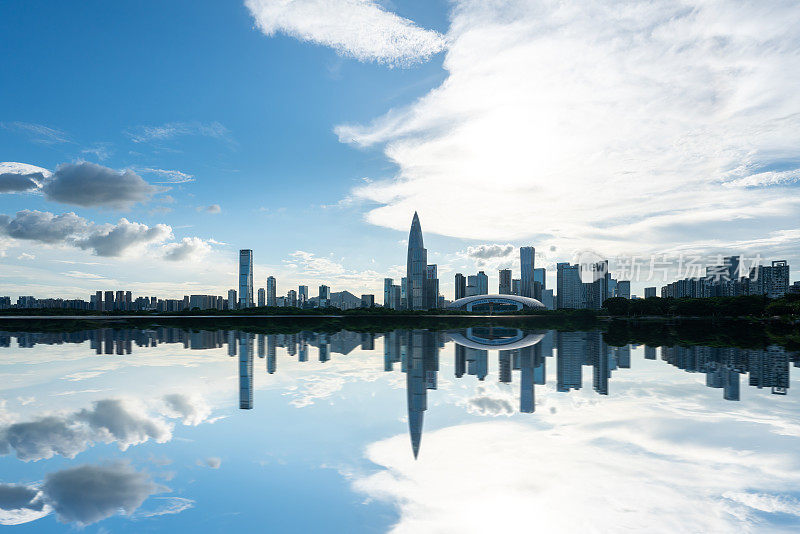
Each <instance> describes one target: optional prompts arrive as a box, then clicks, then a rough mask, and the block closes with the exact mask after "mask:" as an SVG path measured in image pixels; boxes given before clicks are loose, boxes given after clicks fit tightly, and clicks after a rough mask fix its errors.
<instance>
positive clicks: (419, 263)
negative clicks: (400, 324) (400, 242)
mask: <svg viewBox="0 0 800 534" xmlns="http://www.w3.org/2000/svg"><path fill="white" fill-rule="evenodd" d="M427 268H428V251H427V250H425V246H424V245H423V242H422V226H421V225H420V223H419V215H417V212H416V211H415V212H414V218H413V219H412V220H411V231H410V232H409V233H408V256H407V260H406V278H408V294H407V299H408V309H410V310H424V309H427V308H428V307H429V306H428V305H427V304H428V303H427V302H426V300H427V299H426V298H425V297H426V291H425V288H426V284H425V281H426V274H427Z"/></svg>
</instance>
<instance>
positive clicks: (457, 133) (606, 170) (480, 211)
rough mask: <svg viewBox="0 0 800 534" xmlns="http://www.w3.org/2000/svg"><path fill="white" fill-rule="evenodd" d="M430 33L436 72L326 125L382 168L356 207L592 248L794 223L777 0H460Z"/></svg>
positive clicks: (376, 219) (745, 234)
mask: <svg viewBox="0 0 800 534" xmlns="http://www.w3.org/2000/svg"><path fill="white" fill-rule="evenodd" d="M447 38H448V43H449V44H448V50H447V56H446V59H445V63H444V66H445V68H446V69H447V71H448V72H449V76H448V78H447V79H446V80H445V81H444V82H443V83H442V84H441V85H440V86H439V87H437V88H435V89H433V90H431V91H430V92H429V93H428V94H427V95H425V96H424V97H422V98H420V99H419V100H418V101H416V102H414V103H413V104H411V105H410V106H408V107H405V108H402V109H395V110H392V111H390V112H388V113H387V114H385V115H384V116H382V117H379V118H378V119H376V120H375V121H374V122H372V123H371V124H368V125H360V126H359V125H341V126H339V127H338V128H337V129H336V132H337V133H338V135H339V137H340V139H341V140H342V141H343V142H348V143H353V144H355V145H358V146H374V145H381V146H383V148H384V151H385V154H386V156H387V157H388V158H389V159H390V160H391V161H392V162H393V163H395V164H396V165H397V166H398V167H399V172H398V174H397V176H396V177H395V178H394V179H391V180H384V181H376V182H373V183H369V184H362V185H360V186H358V187H357V188H355V190H354V191H353V193H352V194H353V195H354V196H356V197H358V198H360V199H362V200H366V201H369V202H377V203H379V204H382V206H381V207H378V208H376V209H373V210H372V211H370V212H369V213H368V214H367V219H368V221H369V222H371V223H373V224H376V225H380V226H387V227H391V228H395V229H398V230H407V228H408V225H409V221H410V217H411V214H412V213H413V212H414V211H415V210H418V211H419V212H420V216H421V219H422V223H423V230H425V231H428V232H435V233H439V234H443V235H448V236H454V237H459V238H471V239H485V240H497V239H523V238H526V239H534V238H535V239H536V242H537V244H539V245H541V246H543V247H545V246H547V245H551V244H558V245H559V248H561V249H562V250H568V251H569V250H575V249H584V248H587V247H590V248H591V245H594V248H598V249H601V250H600V251H601V252H602V253H604V254H617V253H621V252H649V251H652V250H661V249H664V248H666V247H669V246H671V245H672V244H674V243H675V242H687V243H693V244H696V245H698V246H701V247H702V246H703V245H704V244H705V243H707V242H708V241H709V240H712V239H719V238H721V240H722V241H723V243H722V244H723V245H724V244H725V243H724V242H725V241H726V240H730V239H731V238H733V237H734V236H735V237H736V238H737V239H755V238H757V237H759V236H763V235H764V234H765V233H766V230H765V229H767V228H768V229H770V230H775V231H778V230H791V229H795V228H797V227H798V219H797V214H798V212H799V211H800V195H798V194H797V189H796V187H794V186H793V185H792V184H796V176H797V174H796V173H797V172H798V169H799V168H800V163H798V160H797V146H798V144H800V113H798V110H800V93H798V92H797V91H795V90H794V89H793V88H795V87H797V86H798V85H799V84H800V70H798V69H797V68H795V66H796V64H797V58H798V56H797V43H798V42H800V11H798V10H797V9H796V5H794V3H792V2H781V3H769V4H763V3H752V2H743V1H736V2H730V1H724V2H723V1H718V0H716V1H709V2H702V3H692V4H681V3H674V2H671V1H667V0H660V1H656V2H652V1H649V0H648V1H644V0H640V1H634V2H626V3H623V4H620V3H619V2H613V1H611V0H600V1H595V2H590V3H588V4H587V3H586V2H578V1H568V2H563V1H556V0H546V1H543V2H533V1H522V0H520V1H505V2H483V1H478V0H460V1H458V2H456V3H455V5H454V8H453V13H452V23H451V28H450V31H449V33H448V35H447ZM775 168H781V169H782V170H781V171H775V172H776V173H777V174H776V173H773V172H772V171H769V169H775ZM732 173H733V174H732ZM765 173H766V174H765ZM737 177H738V178H737ZM748 177H749V178H748ZM737 179H743V180H744V181H743V182H741V181H740V182H738V183H737V182H736V180H737ZM732 180H733V185H748V186H753V187H749V188H747V189H745V188H742V187H726V186H725V184H726V183H727V182H731V181H732ZM729 185H731V184H729ZM794 257H797V252H795V256H794Z"/></svg>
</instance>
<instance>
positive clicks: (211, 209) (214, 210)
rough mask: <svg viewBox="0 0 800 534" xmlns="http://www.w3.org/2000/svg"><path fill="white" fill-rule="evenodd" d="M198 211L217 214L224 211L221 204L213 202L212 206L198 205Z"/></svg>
mask: <svg viewBox="0 0 800 534" xmlns="http://www.w3.org/2000/svg"><path fill="white" fill-rule="evenodd" d="M197 211H199V212H203V213H211V214H217V213H221V212H222V208H221V207H220V206H219V204H211V205H210V206H198V207H197Z"/></svg>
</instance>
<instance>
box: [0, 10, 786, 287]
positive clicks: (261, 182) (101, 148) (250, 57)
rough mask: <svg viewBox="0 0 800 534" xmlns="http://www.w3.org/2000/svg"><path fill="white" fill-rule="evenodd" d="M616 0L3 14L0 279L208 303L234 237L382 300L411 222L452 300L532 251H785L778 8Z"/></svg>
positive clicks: (282, 270) (281, 263)
mask: <svg viewBox="0 0 800 534" xmlns="http://www.w3.org/2000/svg"><path fill="white" fill-rule="evenodd" d="M610 5H611V4H607V3H605V2H596V3H594V4H592V5H591V6H590V7H588V8H580V7H577V4H572V3H567V4H563V5H562V4H560V3H557V2H524V1H517V2H506V3H498V4H491V5H486V4H483V3H481V2H475V1H467V0H463V1H458V2H444V1H442V2H438V1H431V2H411V1H409V2H402V1H394V2H389V1H387V2H372V1H369V0H342V1H340V2H338V3H336V2H333V3H330V2H328V3H325V2H318V1H315V0H306V1H296V2H277V1H267V0H249V1H248V2H244V3H236V2H234V3H215V2H170V3H168V4H164V3H161V2H151V3H148V2H135V3H134V2H115V3H113V4H109V3H104V2H81V3H79V4H73V3H63V2H6V3H4V4H3V5H2V6H0V34H1V35H2V37H1V38H0V39H2V40H3V42H4V45H5V46H4V48H5V49H7V50H12V51H13V52H12V53H7V54H4V55H3V57H2V59H0V62H1V63H0V67H2V68H0V162H6V163H5V164H2V165H3V166H0V175H2V176H7V175H14V176H17V175H25V174H31V173H36V172H40V173H42V177H41V179H40V182H41V183H38V186H37V187H32V188H30V189H28V190H20V189H19V187H17V188H16V189H14V190H9V187H10V186H5V188H4V186H3V183H0V190H2V191H3V192H2V193H0V214H4V216H5V217H6V218H5V219H2V220H0V223H2V226H3V230H2V232H0V254H2V257H0V262H2V264H3V267H4V268H3V271H4V274H3V278H2V279H0V293H2V294H11V295H12V296H16V295H18V294H33V295H36V296H40V297H43V296H46V295H53V294H60V295H63V296H83V297H84V298H85V296H86V293H87V292H89V291H93V290H95V289H116V288H130V289H133V290H134V292H136V293H137V294H157V295H163V296H180V295H183V294H186V293H214V294H222V292H223V291H225V290H226V289H227V288H228V287H232V286H234V285H235V273H234V271H235V268H236V263H235V258H236V250H237V249H239V248H252V249H254V251H255V261H256V279H257V285H258V286H259V287H261V286H263V285H264V283H263V280H264V279H266V277H267V276H268V275H275V276H276V277H277V278H278V283H279V291H280V292H285V291H286V290H288V289H290V287H292V286H294V285H296V284H298V283H308V284H309V285H311V286H314V285H317V284H318V283H322V282H327V283H329V284H330V285H332V286H333V289H334V290H342V289H349V290H350V291H352V292H354V293H357V294H358V293H360V292H367V291H369V292H376V293H378V292H379V291H380V287H381V280H382V278H383V277H384V276H387V275H388V276H393V277H399V276H400V274H401V272H402V266H403V263H404V260H405V250H404V243H403V240H404V239H405V237H406V235H407V234H406V233H407V228H408V225H409V223H410V220H411V215H412V214H413V212H414V211H415V210H418V211H419V212H420V215H421V218H422V226H423V231H424V232H425V237H426V245H427V247H428V249H429V258H430V261H431V262H437V263H438V264H439V265H440V273H441V277H442V279H443V283H442V288H443V290H444V292H445V294H446V296H448V297H450V296H451V295H450V292H451V291H452V275H453V273H454V272H456V271H462V272H466V273H470V272H474V271H476V270H477V269H479V268H483V269H486V270H487V272H488V273H489V275H490V277H492V279H493V280H492V282H491V284H492V286H494V285H496V278H497V276H496V270H497V268H499V267H507V266H508V267H512V268H515V269H516V268H517V266H518V261H517V260H516V259H515V258H516V247H518V246H522V245H528V244H532V245H534V246H536V247H537V252H538V254H539V257H537V261H538V262H539V263H540V265H544V266H548V267H549V268H550V269H551V274H552V268H553V267H554V264H555V262H556V261H570V260H572V259H573V257H574V255H575V254H576V253H577V252H579V251H582V250H593V251H596V252H597V253H599V254H601V255H602V256H604V257H616V256H624V255H641V256H642V257H643V258H647V259H649V257H650V255H652V254H653V253H667V254H669V255H670V257H674V258H677V256H678V255H680V254H697V253H702V254H708V255H712V254H717V253H725V254H728V253H741V254H744V255H750V256H755V255H760V256H762V257H763V258H764V259H765V260H770V259H789V260H790V261H793V262H794V264H795V265H796V264H797V263H798V262H800V257H798V251H797V247H796V246H795V243H796V242H797V238H798V237H800V216H798V213H800V212H799V211H798V200H797V198H798V196H797V195H796V193H797V183H798V178H799V177H800V166H798V157H799V156H798V154H797V149H796V147H797V146H798V143H797V141H800V127H798V119H797V118H796V117H797V116H798V115H797V111H798V109H800V102H799V101H798V99H800V97H798V96H797V92H796V91H793V90H791V87H796V82H797V81H798V79H797V77H798V75H797V74H795V72H796V71H797V70H798V69H796V68H793V67H796V65H797V55H796V49H797V46H796V45H797V43H798V40H799V39H800V36H798V30H797V29H796V28H797V24H794V23H793V21H795V19H796V18H797V14H796V10H794V9H792V6H791V2H788V3H776V4H774V5H772V6H770V7H768V8H766V7H764V8H760V7H758V6H754V5H750V4H747V3H743V2H742V3H740V2H736V3H734V4H727V5H722V4H717V3H706V4H703V5H702V6H697V7H696V9H695V10H693V11H692V10H686V9H682V8H679V7H678V6H673V5H672V4H671V3H669V2H657V3H641V4H638V3H634V4H632V5H631V6H629V7H628V8H626V9H624V10H616V9H612V8H611V7H610ZM708 20H715V21H717V23H716V25H715V26H713V27H712V28H709V27H708V25H707V24H705V23H706V21H708ZM741 20H749V21H750V22H749V24H748V25H745V26H744V27H743V26H741V25H739V23H738V21H741ZM87 163H90V164H94V165H99V166H101V167H102V169H99V170H98V168H96V167H91V166H89V165H87ZM17 164H24V165H22V166H21V165H17ZM62 165H64V166H71V167H69V168H68V169H65V170H64V171H63V173H62V174H64V175H67V174H69V173H68V172H67V171H69V172H70V173H71V176H72V177H73V180H71V181H70V180H66V179H65V178H64V177H62V175H61V174H59V173H56V176H55V178H53V177H52V176H51V175H50V173H53V172H56V171H57V169H59V166H62ZM31 166H33V167H31ZM37 168H38V169H37ZM87 172H88V173H89V174H91V175H92V176H94V178H93V180H94V181H93V182H92V186H93V187H90V186H89V184H88V182H87V183H84V182H81V181H80V180H83V179H84V178H75V177H76V176H80V177H82V176H85V175H86V174H87ZM124 172H127V173H128V175H127V177H126V178H125V179H124V180H123V181H125V184H126V188H125V189H124V191H119V190H117V189H113V188H112V187H111V185H113V184H116V183H117V182H119V181H120V180H122V179H121V178H119V173H124ZM4 173H5V174H4ZM15 179H16V178H15ZM6 180H11V178H6ZM65 180H66V181H65ZM47 181H52V183H51V185H50V186H49V188H48V186H47V185H46V184H45V183H44V182H47ZM62 182H63V183H62ZM15 183H16V182H15ZM59 183H61V186H60V188H58V187H56V185H57V184H59ZM54 184H55V185H54ZM98 188H99V190H98ZM103 188H105V189H106V190H103ZM111 189H113V190H111ZM102 194H106V197H104V198H105V199H106V200H103V201H101V200H99V197H98V195H102ZM113 195H122V196H121V197H114V198H117V201H116V202H114V201H111V200H109V198H111V197H113ZM125 195H127V196H125ZM90 196H91V198H89V197H90ZM120 199H122V200H120ZM125 199H127V200H125ZM22 210H37V211H39V212H43V213H45V214H52V215H41V214H39V215H35V216H29V217H27V218H26V219H25V220H24V221H22V220H20V219H19V216H18V215H17V213H18V212H20V211H22ZM69 212H74V213H75V214H76V215H77V217H79V218H80V220H78V219H73V220H71V221H69V224H70V225H71V226H70V230H69V231H67V230H64V231H62V232H61V233H58V237H52V235H51V237H50V238H48V239H43V238H42V234H41V233H36V232H37V231H41V230H42V228H43V227H47V228H52V227H54V226H55V225H57V224H59V222H58V221H55V222H54V221H53V220H52V218H53V217H57V216H60V215H62V214H64V213H69ZM123 217H124V218H125V221H126V222H125V223H122V224H121V223H120V220H121V218H123ZM34 219H35V220H34ZM14 222H16V224H17V225H18V226H17V227H16V228H17V230H9V229H8V228H9V226H8V225H9V224H11V223H14ZM34 223H35V224H34ZM60 224H62V225H63V224H67V222H64V221H60ZM26 225H27V226H26ZM104 225H108V226H104ZM142 225H145V226H146V227H145V226H142ZM158 225H163V226H158ZM20 228H22V229H20ZM62 228H63V226H62ZM37 229H38V230H37ZM115 229H116V233H114V232H113V230H115ZM23 230H25V231H23ZM111 241H113V242H111ZM509 245H510V247H509ZM98 247H99V248H98ZM103 247H105V248H103ZM165 258H167V259H165ZM67 262H68V263H67ZM794 272H796V271H793V274H794ZM553 282H554V279H553V277H552V276H551V285H554V284H553ZM645 285H649V284H648V283H645V282H644V281H643V282H642V283H637V282H635V283H634V284H633V288H634V292H637V291H638V292H641V288H642V287H643V286H645Z"/></svg>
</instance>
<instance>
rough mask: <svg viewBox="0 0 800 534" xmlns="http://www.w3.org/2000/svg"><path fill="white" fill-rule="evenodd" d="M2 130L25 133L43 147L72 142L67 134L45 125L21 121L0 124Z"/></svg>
mask: <svg viewBox="0 0 800 534" xmlns="http://www.w3.org/2000/svg"><path fill="white" fill-rule="evenodd" d="M0 128H3V129H6V130H11V131H16V132H20V133H23V134H25V135H26V136H27V137H28V139H30V140H31V141H33V142H34V143H39V144H42V145H56V144H59V143H68V142H70V139H69V136H68V135H67V134H66V133H64V132H62V131H61V130H57V129H55V128H50V127H49V126H44V125H43V124H35V123H31V122H20V121H15V122H0Z"/></svg>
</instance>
